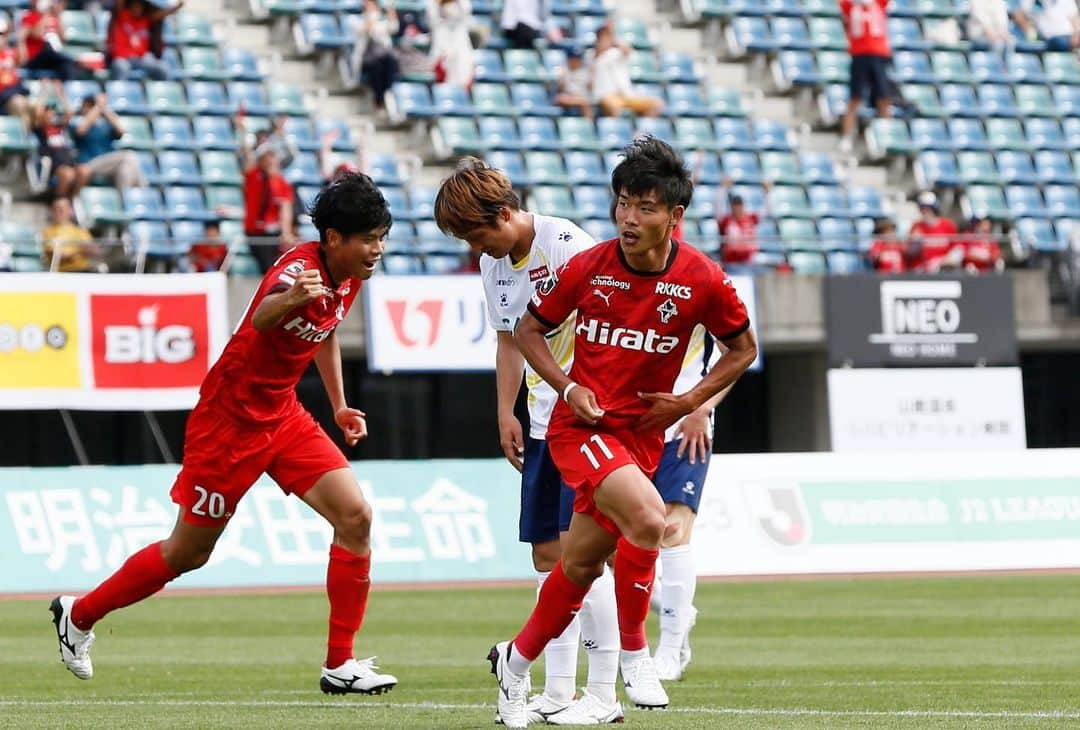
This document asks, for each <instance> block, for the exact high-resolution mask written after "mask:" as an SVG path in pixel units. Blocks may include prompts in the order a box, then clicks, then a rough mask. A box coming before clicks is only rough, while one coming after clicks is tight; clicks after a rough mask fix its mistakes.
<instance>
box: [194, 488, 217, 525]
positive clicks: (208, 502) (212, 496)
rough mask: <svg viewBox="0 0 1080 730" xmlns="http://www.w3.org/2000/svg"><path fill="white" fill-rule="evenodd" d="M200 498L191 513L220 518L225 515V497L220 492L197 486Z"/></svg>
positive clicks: (196, 489)
mask: <svg viewBox="0 0 1080 730" xmlns="http://www.w3.org/2000/svg"><path fill="white" fill-rule="evenodd" d="M195 491H196V492H198V494H199V500H198V501H197V502H196V503H195V504H194V505H192V507H191V514H193V515H199V516H200V517H213V518H214V519H220V518H222V517H224V516H225V498H224V497H222V496H221V495H220V494H219V493H218V492H208V491H207V490H206V488H205V487H200V486H196V487H195Z"/></svg>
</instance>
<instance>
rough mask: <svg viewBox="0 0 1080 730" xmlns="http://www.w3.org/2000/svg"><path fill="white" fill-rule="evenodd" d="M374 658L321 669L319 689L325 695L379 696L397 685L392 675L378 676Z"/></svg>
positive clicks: (350, 661)
mask: <svg viewBox="0 0 1080 730" xmlns="http://www.w3.org/2000/svg"><path fill="white" fill-rule="evenodd" d="M378 668H379V667H378V666H377V665H376V664H375V657H368V658H367V659H361V660H359V661H357V660H356V659H350V660H349V661H347V662H345V663H344V664H342V665H341V666H340V667H337V668H335V669H327V668H326V667H323V669H322V676H321V677H320V678H319V688H320V689H321V690H322V691H323V692H324V693H325V694H331V695H344V694H352V693H356V694H365V695H381V694H382V693H383V692H389V691H390V690H392V689H393V688H394V687H395V686H396V685H397V677H395V676H394V675H392V674H379V673H378V672H376V671H375V670H376V669H378Z"/></svg>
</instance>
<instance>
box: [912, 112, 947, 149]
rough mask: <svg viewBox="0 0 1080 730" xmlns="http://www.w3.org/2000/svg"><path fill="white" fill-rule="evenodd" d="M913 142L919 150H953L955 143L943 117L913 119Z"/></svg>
mask: <svg viewBox="0 0 1080 730" xmlns="http://www.w3.org/2000/svg"><path fill="white" fill-rule="evenodd" d="M909 127H910V130H911V142H912V144H913V145H914V146H915V148H916V149H919V150H952V149H954V148H955V144H954V142H953V140H952V137H950V136H949V130H948V129H947V128H946V127H945V122H944V121H943V120H941V119H912V120H911V124H910V125H909Z"/></svg>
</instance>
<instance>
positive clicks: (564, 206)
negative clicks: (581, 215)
mask: <svg viewBox="0 0 1080 730" xmlns="http://www.w3.org/2000/svg"><path fill="white" fill-rule="evenodd" d="M529 210H531V211H533V212H535V213H540V214H541V215H553V216H559V217H561V218H572V217H573V216H574V215H575V213H574V200H573V198H572V197H571V196H570V189H569V188H567V187H565V186H563V185H556V186H552V185H537V186H535V187H534V188H533V189H532V192H531V193H530V194H529Z"/></svg>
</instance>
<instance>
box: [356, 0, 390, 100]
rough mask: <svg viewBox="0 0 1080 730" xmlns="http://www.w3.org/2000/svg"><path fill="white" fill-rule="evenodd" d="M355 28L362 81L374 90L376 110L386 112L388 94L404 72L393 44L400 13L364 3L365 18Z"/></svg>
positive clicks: (374, 0) (367, 0)
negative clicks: (384, 10)
mask: <svg viewBox="0 0 1080 730" xmlns="http://www.w3.org/2000/svg"><path fill="white" fill-rule="evenodd" d="M355 27H356V36H357V42H356V46H355V48H354V53H355V56H354V57H355V58H359V59H360V63H359V74H360V81H361V82H362V83H364V84H365V85H367V87H368V88H369V89H371V93H372V94H373V95H374V97H375V110H376V111H377V112H382V111H383V110H384V109H385V108H386V92H388V91H389V90H390V87H391V86H393V85H394V82H395V81H397V78H398V75H399V73H400V72H401V65H400V64H399V62H398V58H397V55H396V54H395V53H394V41H393V37H394V34H395V33H397V31H398V16H397V11H396V10H395V9H394V6H393V5H392V4H389V3H388V4H387V6H386V12H383V10H382V8H380V7H379V3H378V0H364V14H363V15H362V16H360V18H359V19H358V20H357V21H356V22H355Z"/></svg>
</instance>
